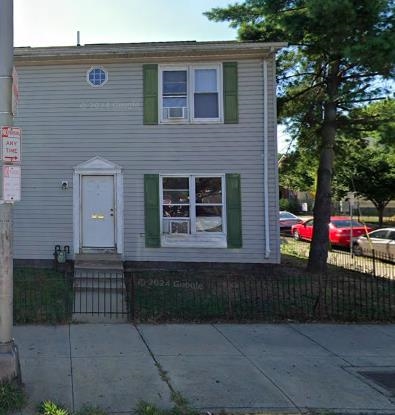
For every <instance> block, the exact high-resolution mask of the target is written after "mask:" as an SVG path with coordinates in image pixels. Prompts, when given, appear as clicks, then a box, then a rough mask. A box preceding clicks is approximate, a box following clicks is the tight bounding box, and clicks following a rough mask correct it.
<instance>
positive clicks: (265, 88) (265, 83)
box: [262, 60, 271, 258]
mask: <svg viewBox="0 0 395 415" xmlns="http://www.w3.org/2000/svg"><path fill="white" fill-rule="evenodd" d="M262 66H263V198H264V200H263V209H264V224H265V258H269V257H270V254H271V250H270V232H269V178H268V170H269V169H268V139H269V134H268V81H267V61H266V60H264V61H263V63H262Z"/></svg>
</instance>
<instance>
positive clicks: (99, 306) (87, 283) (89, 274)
mask: <svg viewBox="0 0 395 415" xmlns="http://www.w3.org/2000/svg"><path fill="white" fill-rule="evenodd" d="M79 261H81V260H79ZM82 262H83V263H84V264H85V265H86V266H84V267H75V268H74V281H73V286H74V312H73V317H72V318H73V321H78V322H97V323H105V322H125V321H127V317H128V312H127V305H126V287H125V282H124V278H123V266H122V262H120V260H119V259H114V261H97V262H96V263H95V262H93V263H92V266H88V263H87V262H85V260H83V261H82ZM103 262H105V264H104V263H103ZM108 262H110V267H109V266H108ZM95 264H99V266H95ZM119 265H120V266H119Z"/></svg>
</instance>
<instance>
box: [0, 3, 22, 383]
mask: <svg viewBox="0 0 395 415" xmlns="http://www.w3.org/2000/svg"><path fill="white" fill-rule="evenodd" d="M13 17H14V16H13V0H0V126H12V123H13V118H12V68H13V66H14V33H13V31H14V24H13ZM2 164H3V163H2ZM1 168H2V169H3V166H1ZM2 179H3V180H4V177H3V178H2ZM1 187H2V186H1ZM3 199H4V195H3V194H2V198H1V199H0V382H1V381H6V380H8V381H12V380H17V381H20V380H21V376H20V365H19V355H18V348H17V346H16V344H15V342H14V339H13V338H12V326H13V318H12V313H13V255H12V241H13V234H12V203H9V202H5V201H4V200H3Z"/></svg>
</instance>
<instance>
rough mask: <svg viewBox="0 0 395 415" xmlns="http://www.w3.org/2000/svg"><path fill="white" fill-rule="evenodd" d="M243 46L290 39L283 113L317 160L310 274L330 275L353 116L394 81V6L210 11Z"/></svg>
mask: <svg viewBox="0 0 395 415" xmlns="http://www.w3.org/2000/svg"><path fill="white" fill-rule="evenodd" d="M205 14H206V16H207V17H208V18H209V19H211V20H214V21H229V22H230V25H231V26H233V27H237V28H238V36H239V38H240V39H242V40H260V41H267V42H270V41H286V42H288V43H289V47H288V48H286V49H284V50H283V51H282V52H281V53H280V55H279V59H278V63H279V72H278V73H279V78H278V79H279V86H280V88H279V114H280V117H281V118H283V119H287V120H288V125H289V129H290V132H291V134H294V135H296V134H297V137H298V140H299V143H303V144H305V146H306V147H309V148H311V149H315V151H317V153H318V154H319V167H318V173H317V189H316V196H315V204H314V228H315V230H314V236H313V241H312V244H311V248H310V255H309V263H308V269H309V270H310V271H312V272H325V271H326V268H327V265H326V263H327V256H328V246H329V244H328V223H329V220H330V214H331V193H332V187H331V182H332V176H333V166H334V156H335V152H334V150H335V146H336V136H337V132H338V130H339V128H342V127H344V126H346V125H347V123H348V113H349V112H350V111H351V110H352V109H353V108H355V107H356V106H358V105H360V104H361V103H363V102H369V101H371V100H374V99H376V98H379V97H381V96H383V95H384V94H385V92H386V91H383V88H382V85H381V84H380V78H385V77H387V78H389V77H391V76H392V75H393V71H394V62H395V48H394V44H395V31H394V27H393V26H394V24H393V23H394V0H245V1H244V2H243V3H235V4H233V5H229V6H228V7H227V8H214V9H212V10H211V11H208V12H207V13H205Z"/></svg>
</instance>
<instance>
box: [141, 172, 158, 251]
mask: <svg viewBox="0 0 395 415" xmlns="http://www.w3.org/2000/svg"><path fill="white" fill-rule="evenodd" d="M144 214H145V215H144V216H145V218H144V221H145V246H146V247H147V248H159V247H160V222H159V175H158V174H145V175H144Z"/></svg>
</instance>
